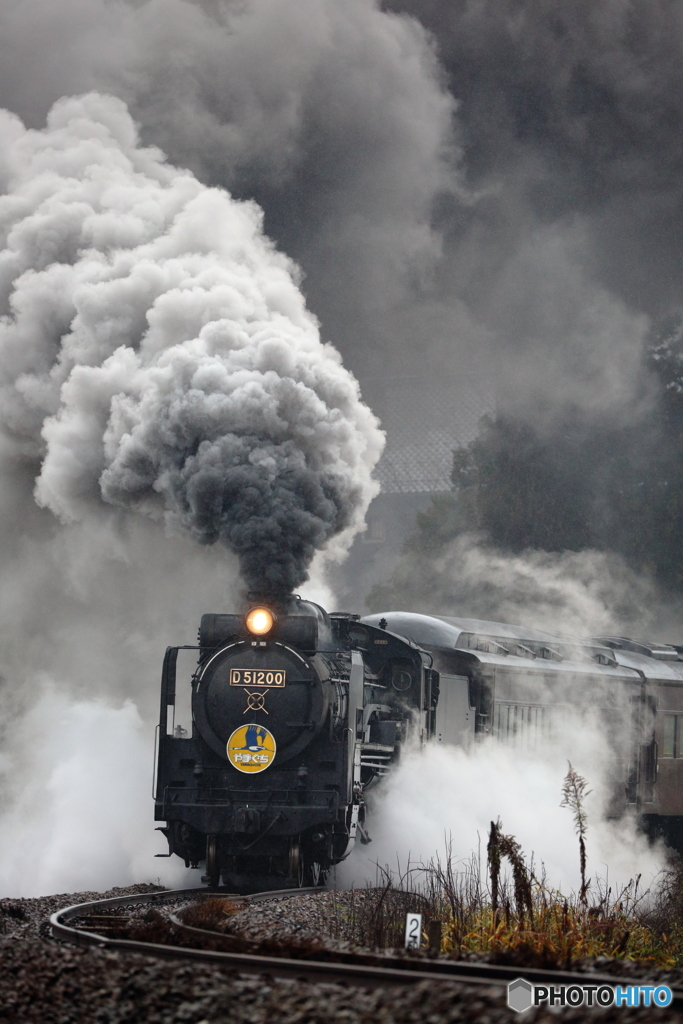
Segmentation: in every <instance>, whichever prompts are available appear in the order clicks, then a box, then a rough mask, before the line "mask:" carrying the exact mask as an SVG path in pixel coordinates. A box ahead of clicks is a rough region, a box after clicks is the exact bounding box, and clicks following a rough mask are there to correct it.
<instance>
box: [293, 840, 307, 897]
mask: <svg viewBox="0 0 683 1024" xmlns="http://www.w3.org/2000/svg"><path fill="white" fill-rule="evenodd" d="M289 877H290V878H293V879H295V881H296V884H297V885H298V886H299V888H301V887H302V886H303V884H304V879H305V877H306V866H305V861H304V851H303V850H302V848H301V843H300V842H299V840H298V839H292V841H291V843H290V844H289Z"/></svg>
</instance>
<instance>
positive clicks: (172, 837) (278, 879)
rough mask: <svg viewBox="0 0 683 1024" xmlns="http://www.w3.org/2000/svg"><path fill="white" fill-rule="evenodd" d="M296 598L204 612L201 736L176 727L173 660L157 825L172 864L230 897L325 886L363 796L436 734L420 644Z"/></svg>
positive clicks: (197, 723)
mask: <svg viewBox="0 0 683 1024" xmlns="http://www.w3.org/2000/svg"><path fill="white" fill-rule="evenodd" d="M383 626H384V623H381V624H379V625H366V624H363V623H361V622H360V621H359V620H358V616H353V615H328V614H327V613H326V612H325V611H324V610H323V609H322V608H321V607H320V606H319V605H316V604H314V603H312V602H309V601H303V600H301V599H299V598H292V599H290V601H289V602H288V603H287V604H286V605H285V607H284V608H279V609H277V610H273V609H272V608H270V607H265V606H263V607H254V608H252V609H251V610H250V611H249V612H248V613H247V614H246V615H204V616H203V617H202V621H201V627H200V630H199V643H198V648H197V649H198V653H199V660H198V665H197V668H196V670H195V672H194V675H193V677H192V681H191V683H192V735H191V736H187V735H182V733H183V730H175V731H174V730H173V729H172V728H171V727H170V723H171V721H172V711H173V706H174V705H175V703H176V664H177V657H178V651H179V649H180V648H178V647H170V648H168V650H167V651H166V657H165V659H164V667H163V674H162V685H161V716H160V726H159V733H160V735H159V751H158V763H157V764H158V766H157V782H156V802H155V818H156V820H157V821H163V822H165V823H166V824H165V826H163V827H162V829H161V831H162V832H164V834H165V835H166V837H167V839H168V843H169V850H170V853H171V854H177V855H178V856H180V857H182V858H183V860H184V861H185V864H186V865H187V866H198V865H199V864H200V863H205V864H206V874H205V876H204V880H205V881H206V882H208V883H209V884H210V885H218V884H219V882H220V881H222V882H223V884H225V885H227V886H229V888H230V889H231V890H232V891H242V892H248V891H250V890H251V891H257V890H263V889H266V888H269V887H270V888H285V887H287V886H289V885H291V886H300V885H303V884H318V883H320V882H321V881H322V880H323V879H324V877H325V875H326V873H327V871H328V870H329V868H330V867H331V866H332V865H333V864H336V863H338V862H339V861H340V860H342V859H343V858H344V857H345V856H346V855H347V853H348V852H349V851H350V849H351V848H352V846H353V844H354V842H355V840H356V838H357V837H359V838H360V839H361V841H363V840H365V841H367V835H366V833H365V830H364V824H363V823H364V801H363V795H364V793H365V792H366V790H367V789H368V787H369V786H371V785H372V784H373V783H374V782H375V781H376V780H377V779H379V778H380V777H381V776H382V775H383V774H385V773H386V772H387V770H388V769H389V768H390V766H391V764H392V763H393V762H394V761H395V760H396V759H397V758H398V756H399V754H400V750H401V745H402V744H403V743H405V741H406V740H407V738H408V737H409V736H413V737H417V738H418V739H420V740H422V739H426V738H427V737H428V736H430V735H432V734H433V732H434V727H435V710H436V705H437V699H438V675H437V673H436V672H434V671H433V670H432V668H431V663H432V658H431V656H430V655H429V654H427V653H425V652H424V651H422V650H421V649H420V648H419V647H418V646H417V645H416V644H414V643H413V642H412V641H410V640H408V639H406V638H403V637H400V636H396V635H393V634H391V633H389V632H387V631H386V629H384V628H382V627H383Z"/></svg>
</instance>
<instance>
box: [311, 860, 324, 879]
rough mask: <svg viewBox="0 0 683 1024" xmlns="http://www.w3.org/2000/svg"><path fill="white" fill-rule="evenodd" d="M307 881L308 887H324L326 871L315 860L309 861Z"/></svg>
mask: <svg viewBox="0 0 683 1024" xmlns="http://www.w3.org/2000/svg"><path fill="white" fill-rule="evenodd" d="M308 875H309V878H308V881H309V883H310V885H324V884H325V879H326V878H327V870H326V869H325V868H324V867H323V866H322V864H319V863H318V861H317V860H314V861H311V864H310V866H309V870H308Z"/></svg>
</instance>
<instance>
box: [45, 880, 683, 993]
mask: <svg viewBox="0 0 683 1024" xmlns="http://www.w3.org/2000/svg"><path fill="white" fill-rule="evenodd" d="M322 891H325V890H324V889H322V888H321V887H308V888H304V889H278V890H273V891H268V892H261V893H255V894H253V895H250V896H238V895H235V894H234V893H228V892H226V891H225V890H222V889H207V888H204V887H202V888H193V889H171V890H165V891H162V892H156V893H141V894H136V895H132V896H116V897H113V898H112V899H105V900H96V901H94V902H92V903H78V904H74V905H73V906H70V907H65V908H64V909H63V910H58V911H56V912H55V913H54V914H52V916H51V917H50V927H51V930H52V934H53V936H54V937H55V938H60V939H64V940H66V941H67V942H71V943H75V944H77V945H80V946H97V947H98V948H100V949H114V950H120V951H121V952H130V953H142V954H144V955H146V956H154V957H161V958H166V959H183V960H195V961H198V962H203V963H215V964H221V965H223V966H224V967H231V968H233V969H234V970H236V971H238V972H239V973H241V974H261V975H262V974H265V975H270V976H271V977H276V978H289V979H292V978H296V979H301V980H306V981H314V982H327V983H330V982H346V983H347V984H353V985H359V986H362V987H364V988H375V987H378V986H384V985H412V984H415V983H416V982H418V981H430V982H432V983H433V982H436V981H438V982H441V981H448V982H456V983H458V984H466V985H478V986H482V985H483V986H487V987H491V986H493V987H496V988H499V989H506V988H507V985H508V984H509V983H510V982H511V981H514V980H515V979H516V978H519V977H520V976H521V977H524V978H526V980H527V981H529V982H531V983H535V984H538V985H561V984H565V985H570V984H574V985H576V984H581V983H582V982H585V983H586V984H590V985H610V986H614V985H634V984H639V982H640V981H641V979H639V978H633V977H631V978H627V979H626V978H619V977H617V976H613V975H606V974H592V973H591V974H588V973H585V974H584V973H579V972H574V971H560V970H542V969H540V968H535V967H528V968H522V967H508V966H506V965H502V964H481V963H467V962H463V961H444V960H425V959H412V958H407V957H406V958H401V957H390V956H384V955H381V956H380V955H373V954H352V953H344V954H340V960H335V961H323V960H303V959H302V960H297V959H292V958H288V957H278V956H263V955H261V954H253V953H234V952H227V951H220V950H205V949H192V948H190V947H187V946H171V945H162V944H160V943H154V942H141V941H137V940H134V939H117V938H114V937H111V936H108V935H103V934H101V933H99V932H97V931H95V930H93V931H89V930H85V929H83V928H74V927H72V926H70V925H69V924H67V922H68V921H70V920H73V919H74V918H79V917H86V918H87V917H89V916H90V917H92V916H94V915H96V914H97V912H98V911H107V910H113V909H116V908H117V907H126V906H128V907H135V906H140V905H145V904H147V905H151V906H154V905H157V906H160V905H163V904H164V903H174V902H178V900H182V899H184V898H185V897H196V896H203V897H217V896H218V897H229V898H230V899H232V900H234V901H235V902H247V901H249V902H258V903H260V902H265V901H267V900H278V901H280V900H286V899H289V898H292V897H295V896H303V895H305V894H307V893H315V892H322ZM184 909H186V908H185V907H182V908H179V909H178V911H176V912H175V913H172V914H171V915H170V920H171V922H172V924H173V927H174V928H175V929H177V930H178V931H181V932H182V931H185V932H187V933H188V935H194V936H197V937H203V938H205V939H211V940H212V941H213V942H215V941H220V938H221V934H222V933H220V932H215V931H210V930H209V929H204V928H196V927H194V926H191V925H187V924H184V922H183V921H182V920H181V919H180V918H179V917H178V913H179V912H180V911H181V910H184ZM112 919H113V920H115V918H110V920H112ZM380 961H381V963H380ZM672 991H673V1002H672V1003H671V1004H670V1005H671V1008H676V1009H681V1008H683V989H672Z"/></svg>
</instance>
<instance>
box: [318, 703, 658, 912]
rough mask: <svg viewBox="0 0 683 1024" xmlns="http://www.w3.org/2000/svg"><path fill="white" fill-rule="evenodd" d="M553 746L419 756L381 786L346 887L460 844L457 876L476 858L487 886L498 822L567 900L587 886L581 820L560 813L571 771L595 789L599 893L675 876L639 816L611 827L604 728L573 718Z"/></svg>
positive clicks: (593, 840) (344, 875)
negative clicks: (602, 888)
mask: <svg viewBox="0 0 683 1024" xmlns="http://www.w3.org/2000/svg"><path fill="white" fill-rule="evenodd" d="M558 725H562V726H563V729H562V732H561V733H560V732H559V731H558V732H557V733H556V734H555V735H554V736H553V737H552V741H551V742H550V741H549V742H546V743H540V744H539V745H538V746H536V747H535V749H528V748H527V749H523V748H520V747H519V746H513V745H508V744H505V743H503V742H499V741H494V740H492V739H487V740H484V741H483V742H481V743H477V744H475V745H474V746H473V747H472V748H471V749H470V750H465V749H461V748H455V747H449V746H442V745H437V744H435V743H430V744H428V745H427V747H426V748H425V749H424V750H423V751H412V752H410V753H408V755H407V756H405V757H404V758H402V760H401V763H400V765H399V766H398V768H397V769H396V770H395V771H393V772H392V773H391V774H390V775H389V776H388V777H387V778H386V779H385V780H383V781H382V783H381V784H380V786H379V787H378V788H377V790H375V791H374V792H373V791H371V792H372V796H370V794H368V796H369V799H370V814H369V817H368V830H369V832H370V836H371V838H372V844H371V845H369V846H363V847H358V848H357V849H356V850H355V851H354V853H353V854H352V855H351V857H350V858H349V860H348V861H347V862H346V863H345V864H343V865H342V867H341V868H340V869H339V870H338V876H339V877H338V880H339V881H340V883H341V884H352V883H353V884H355V885H363V884H364V883H365V882H370V883H371V884H374V882H375V879H376V877H377V873H378V872H377V869H378V867H379V868H384V867H385V866H386V867H388V868H389V870H391V871H392V872H394V874H396V875H399V874H400V873H401V871H405V870H406V868H408V866H409V863H410V866H412V867H413V868H414V867H415V866H417V865H419V864H420V863H423V864H425V863H428V862H429V861H430V860H431V859H433V858H435V857H439V858H440V860H441V862H442V863H443V862H444V858H445V856H446V847H447V844H448V843H449V842H452V857H453V863H454V867H455V869H456V870H459V871H464V870H465V869H466V867H467V865H468V862H469V861H470V858H471V856H472V854H475V856H476V855H478V856H479V857H480V871H481V876H482V880H484V881H485V878H484V876H485V873H486V842H487V839H488V832H489V827H490V823H491V821H496V820H497V819H498V818H499V817H500V819H501V822H502V827H503V831H504V832H505V833H506V834H512V835H514V836H515V837H516V838H517V840H518V841H519V842H520V844H521V846H522V849H523V851H524V854H525V856H526V857H527V859H530V858H531V857H532V856H533V862H534V869H535V872H536V874H537V877H539V878H540V877H541V875H542V872H543V870H545V873H546V878H547V884H548V885H549V886H551V887H554V888H558V889H560V890H562V891H564V892H565V893H566V894H567V895H568V894H569V893H570V892H571V891H572V890H573V891H574V892H577V891H578V889H579V887H580V884H581V876H580V871H579V854H578V840H577V838H576V835H575V832H574V825H573V819H572V814H571V812H570V811H569V810H567V809H566V808H562V807H560V803H561V786H562V781H563V779H564V776H565V774H566V772H567V761H568V759H569V758H571V762H572V765H573V767H574V768H575V769H576V770H577V771H579V773H580V774H583V775H584V776H585V777H586V778H587V779H588V782H589V787H590V790H591V793H590V795H589V796H588V797H587V799H586V802H585V809H586V811H587V815H588V835H587V846H588V875H589V876H590V878H591V879H592V881H593V883H595V884H596V885H598V884H600V883H605V882H607V883H608V884H610V885H612V886H613V892H614V891H615V888H614V887H619V886H621V885H625V884H627V883H628V882H629V881H630V880H631V879H634V878H635V877H636V876H637V875H641V876H642V886H643V888H647V887H648V886H650V885H652V883H653V882H656V879H657V876H658V874H659V872H660V871H661V870H662V869H663V868H664V867H665V866H666V856H665V853H664V851H663V849H662V848H660V847H649V846H648V843H647V840H646V838H645V836H643V835H642V833H640V832H638V830H637V827H636V822H635V820H634V818H633V817H632V816H629V815H626V816H625V817H621V818H619V819H618V820H610V819H609V817H608V815H609V812H610V804H611V801H612V798H613V789H612V786H611V785H610V777H611V776H612V768H613V765H612V764H611V759H610V752H609V750H608V747H607V744H606V742H605V736H604V734H602V733H601V731H600V730H599V728H597V727H596V725H595V724H593V725H592V726H591V725H590V723H588V722H586V721H585V720H584V721H581V722H580V723H579V722H578V721H577V720H576V719H575V718H572V717H571V716H568V718H567V719H566V720H565V721H563V722H561V723H560V722H558Z"/></svg>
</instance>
